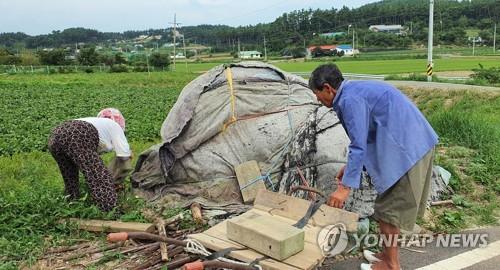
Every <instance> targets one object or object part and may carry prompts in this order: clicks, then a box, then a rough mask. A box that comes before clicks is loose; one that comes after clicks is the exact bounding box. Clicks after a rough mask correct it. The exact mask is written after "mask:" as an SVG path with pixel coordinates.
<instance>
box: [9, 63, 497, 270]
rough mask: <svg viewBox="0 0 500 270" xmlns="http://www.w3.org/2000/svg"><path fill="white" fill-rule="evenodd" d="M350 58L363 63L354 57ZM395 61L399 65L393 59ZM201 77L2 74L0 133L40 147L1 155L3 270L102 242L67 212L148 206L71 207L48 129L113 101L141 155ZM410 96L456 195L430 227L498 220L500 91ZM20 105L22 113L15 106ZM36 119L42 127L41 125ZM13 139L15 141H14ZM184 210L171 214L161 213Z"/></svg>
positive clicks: (124, 202)
mask: <svg viewBox="0 0 500 270" xmlns="http://www.w3.org/2000/svg"><path fill="white" fill-rule="evenodd" d="M299 64H302V66H300V65H298V64H297V68H299V67H300V68H312V65H318V64H320V63H318V62H306V63H299ZM339 64H348V62H347V61H346V62H342V63H339ZM352 64H366V62H364V63H361V62H356V61H352ZM290 65H291V64H290ZM304 65H305V66H304ZM308 65H311V66H308ZM392 65H394V66H396V65H397V64H395V63H394V62H393V63H392ZM206 67H207V66H204V67H203V68H206ZM288 67H290V68H292V67H293V66H288ZM341 67H342V66H341ZM309 70H310V69H309ZM353 71H354V72H360V73H362V72H361V71H357V70H353ZM195 76H196V74H186V73H182V72H168V73H152V74H150V75H148V74H147V73H129V74H68V75H50V76H47V75H20V76H18V75H15V76H5V77H0V93H1V94H2V98H3V101H2V102H3V103H2V104H1V107H0V112H1V113H0V135H2V134H9V132H11V133H10V134H14V135H16V136H18V137H19V138H24V137H26V136H28V135H30V134H32V135H33V136H34V137H30V138H31V139H33V141H35V142H39V144H40V145H38V144H36V145H31V144H29V143H28V144H26V147H24V146H23V148H22V149H21V150H19V151H14V152H13V153H12V155H10V154H9V155H5V154H4V155H3V156H2V155H0V269H15V268H17V267H18V265H19V263H20V262H21V261H22V262H26V263H31V262H33V261H35V260H36V258H37V257H38V256H39V255H40V254H41V253H42V252H43V250H44V249H45V248H47V247H49V246H54V245H60V244H69V243H71V241H72V240H71V239H80V238H84V239H103V237H102V235H96V234H90V233H85V232H82V231H79V230H77V229H76V228H75V227H74V226H72V225H71V224H66V225H65V224H59V223H58V222H57V221H58V220H60V219H62V218H66V217H79V218H100V219H114V218H119V219H121V220H124V221H131V220H136V221H143V220H144V216H143V215H142V214H141V210H142V208H143V207H144V206H145V204H144V202H143V201H141V200H138V199H136V198H134V197H133V196H131V195H130V194H127V196H122V198H121V210H122V211H123V213H110V214H104V213H101V212H100V211H99V210H98V209H97V208H96V207H95V206H93V205H92V203H91V201H90V199H89V198H88V196H87V197H84V198H82V199H81V200H80V201H77V202H71V203H68V202H67V201H66V200H65V198H64V197H63V184H62V179H61V176H60V174H59V171H58V168H57V166H56V163H55V161H54V160H53V159H52V157H51V156H50V154H48V153H47V152H45V151H43V149H44V148H43V145H44V144H45V142H46V136H47V135H48V131H49V129H50V128H51V127H52V126H51V125H55V124H56V123H59V122H60V121H63V120H65V119H70V118H73V117H80V116H83V115H92V114H94V113H96V112H97V110H98V109H99V108H101V107H102V106H104V105H107V104H110V105H112V106H118V107H119V108H121V107H123V108H124V109H123V111H124V114H125V116H126V117H127V119H128V120H129V121H128V127H129V132H130V133H129V134H128V135H129V138H130V139H131V147H132V150H133V151H134V153H136V156H137V154H138V153H140V152H141V151H142V150H144V149H147V148H148V147H149V146H150V145H152V144H154V143H156V142H158V140H159V134H158V133H159V132H158V131H159V128H160V126H161V123H162V121H163V119H164V117H165V116H166V114H167V112H168V110H169V109H170V108H171V106H172V105H173V104H174V102H175V100H176V98H177V95H178V94H179V92H180V90H181V89H182V87H184V85H185V84H187V83H188V82H189V81H190V80H192V79H193V78H194V77H195ZM406 94H407V95H408V96H409V97H411V98H412V99H413V100H414V101H415V102H416V103H417V104H418V106H419V108H420V109H421V110H422V111H423V112H424V114H425V115H426V116H427V117H428V119H429V120H430V122H431V124H432V125H433V127H434V128H435V129H436V131H437V132H438V134H439V135H440V138H441V143H440V145H439V147H438V151H437V152H438V155H437V158H436V163H437V164H439V165H441V166H443V167H445V168H446V169H447V170H449V171H450V172H452V180H451V185H452V186H453V188H454V189H455V190H456V191H457V194H456V195H454V197H452V198H453V199H454V200H455V201H456V202H457V204H456V205H455V206H451V207H439V208H433V211H434V215H433V220H431V221H432V222H431V224H429V225H430V226H431V227H432V228H433V229H434V230H435V231H453V230H458V229H460V228H463V227H465V226H472V225H477V224H495V223H497V222H498V195H499V193H500V183H499V181H498V179H499V175H500V173H499V169H500V166H499V162H500V157H499V156H500V145H499V143H500V114H498V112H499V111H500V94H499V93H495V92H482V91H478V92H472V91H438V90H422V89H418V90H408V91H406ZM59 101H60V102H59ZM14 105H16V106H14ZM19 106H21V110H22V111H16V108H17V107H19ZM15 112H22V113H15ZM36 116H40V117H36ZM39 121H45V122H44V123H45V124H44V125H38V122H39ZM12 122H15V123H16V124H17V125H20V126H23V128H21V129H18V128H17V126H13V125H12V128H16V129H15V131H14V132H12V131H11V128H9V129H5V128H4V127H5V123H12ZM45 125H47V126H45ZM2 128H3V129H2ZM141 132H142V133H141ZM4 139H10V137H9V136H4V137H2V138H1V140H0V141H3V140H4ZM15 142H16V141H15V140H11V141H9V144H7V146H10V145H11V144H14V143H15ZM15 147H17V146H15ZM109 158H110V155H107V156H105V159H106V160H108V159H109ZM82 183H83V181H82ZM82 187H85V185H82ZM83 194H86V193H85V192H84V193H83ZM178 211H179V210H169V211H167V212H168V213H164V215H171V214H175V213H176V212H178ZM186 226H189V224H187V225H186Z"/></svg>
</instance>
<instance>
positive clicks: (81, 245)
mask: <svg viewBox="0 0 500 270" xmlns="http://www.w3.org/2000/svg"><path fill="white" fill-rule="evenodd" d="M88 246H90V243H89V242H86V243H82V244H78V245H74V246H69V247H68V246H66V247H57V248H51V249H48V250H47V251H46V252H45V254H51V253H63V252H66V251H73V250H76V249H81V248H86V247H88Z"/></svg>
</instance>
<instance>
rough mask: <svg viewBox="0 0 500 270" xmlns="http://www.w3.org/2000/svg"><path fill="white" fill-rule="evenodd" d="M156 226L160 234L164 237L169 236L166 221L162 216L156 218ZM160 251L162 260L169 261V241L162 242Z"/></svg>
mask: <svg viewBox="0 0 500 270" xmlns="http://www.w3.org/2000/svg"><path fill="white" fill-rule="evenodd" d="M156 228H157V229H158V234H159V235H160V236H163V237H167V232H166V231H165V221H164V220H163V219H161V218H159V219H157V220H156ZM160 253H161V260H162V261H164V262H167V261H168V249H167V243H165V242H160Z"/></svg>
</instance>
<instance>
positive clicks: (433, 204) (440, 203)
mask: <svg viewBox="0 0 500 270" xmlns="http://www.w3.org/2000/svg"><path fill="white" fill-rule="evenodd" d="M447 204H454V203H453V200H445V201H436V202H431V206H438V205H447Z"/></svg>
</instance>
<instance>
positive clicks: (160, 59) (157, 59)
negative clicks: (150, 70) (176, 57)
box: [149, 52, 170, 67]
mask: <svg viewBox="0 0 500 270" xmlns="http://www.w3.org/2000/svg"><path fill="white" fill-rule="evenodd" d="M149 63H151V65H152V66H154V67H168V66H169V65H170V56H169V55H168V54H166V53H157V52H156V53H153V54H151V57H150V58H149Z"/></svg>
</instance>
